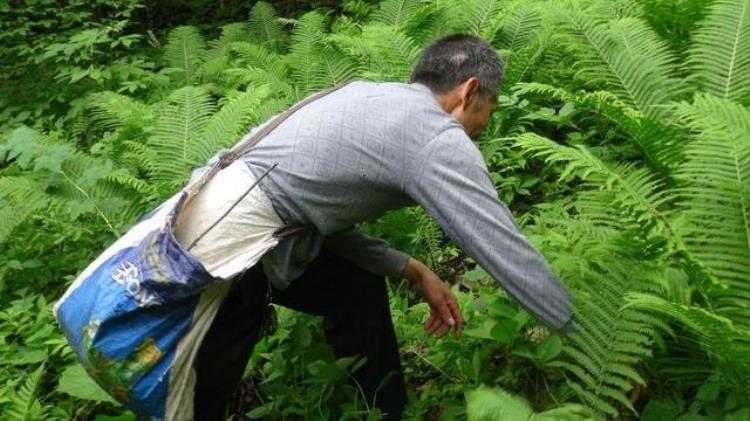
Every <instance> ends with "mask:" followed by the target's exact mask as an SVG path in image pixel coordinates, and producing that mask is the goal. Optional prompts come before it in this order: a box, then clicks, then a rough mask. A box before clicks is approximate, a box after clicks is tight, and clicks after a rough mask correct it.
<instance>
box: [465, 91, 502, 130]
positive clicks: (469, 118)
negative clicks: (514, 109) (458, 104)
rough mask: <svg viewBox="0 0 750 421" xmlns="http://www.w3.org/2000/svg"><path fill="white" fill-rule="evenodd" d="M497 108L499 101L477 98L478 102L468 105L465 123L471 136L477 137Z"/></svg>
mask: <svg viewBox="0 0 750 421" xmlns="http://www.w3.org/2000/svg"><path fill="white" fill-rule="evenodd" d="M496 108H497V101H495V100H490V101H485V100H482V99H477V100H476V102H475V103H474V104H472V105H470V106H469V107H468V109H467V110H466V111H465V112H464V113H463V114H464V115H463V121H461V123H463V125H464V127H465V128H466V132H467V133H468V134H469V136H472V137H475V136H478V135H479V133H481V131H482V130H483V129H484V128H485V127H486V126H487V123H489V121H490V118H491V117H492V113H493V112H494V111H495V109H496Z"/></svg>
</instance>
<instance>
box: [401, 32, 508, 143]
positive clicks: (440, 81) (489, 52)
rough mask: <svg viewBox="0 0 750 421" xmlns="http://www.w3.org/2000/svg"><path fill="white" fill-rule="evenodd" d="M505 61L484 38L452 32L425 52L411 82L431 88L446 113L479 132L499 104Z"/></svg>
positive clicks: (466, 126) (472, 131) (470, 132)
mask: <svg viewBox="0 0 750 421" xmlns="http://www.w3.org/2000/svg"><path fill="white" fill-rule="evenodd" d="M502 78H503V61H502V59H501V58H500V56H499V55H498V54H497V52H496V51H495V49H494V48H492V46H490V45H489V44H487V43H486V42H484V41H482V40H481V39H479V38H477V37H475V36H472V35H464V34H455V35H448V36H446V37H443V38H440V39H438V40H437V41H435V42H433V43H432V44H430V46H428V47H427V48H426V49H425V51H424V52H423V53H422V57H421V58H420V59H419V62H418V63H417V65H416V67H414V71H413V72H412V74H411V81H412V82H413V83H414V82H416V83H421V84H423V85H426V86H427V87H429V88H430V90H431V91H432V93H433V94H434V95H435V98H436V99H437V100H438V102H439V103H440V105H441V106H442V107H443V109H444V110H445V112H447V113H449V114H451V115H452V116H453V117H455V118H456V119H457V120H458V121H459V122H461V124H462V125H463V126H464V128H465V129H466V131H467V132H468V133H469V134H470V135H476V134H477V133H479V132H480V131H481V130H482V129H483V128H484V126H485V125H487V122H488V121H489V119H490V115H491V114H492V111H493V110H494V109H495V107H496V106H497V96H498V94H499V93H500V83H501V82H502Z"/></svg>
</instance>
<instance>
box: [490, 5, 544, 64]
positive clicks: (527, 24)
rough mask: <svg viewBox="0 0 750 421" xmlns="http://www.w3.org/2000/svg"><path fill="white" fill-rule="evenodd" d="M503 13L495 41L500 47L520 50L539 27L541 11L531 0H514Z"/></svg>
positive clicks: (514, 50)
mask: <svg viewBox="0 0 750 421" xmlns="http://www.w3.org/2000/svg"><path fill="white" fill-rule="evenodd" d="M504 15H505V16H504V19H503V22H502V24H503V25H502V29H501V30H500V32H499V34H498V37H497V43H496V45H497V46H498V47H499V48H501V49H505V50H510V51H511V52H516V51H520V50H521V49H522V48H523V47H524V46H526V45H528V44H529V42H531V41H532V40H533V39H534V36H535V35H536V33H537V31H539V30H540V29H541V23H542V16H541V12H540V11H539V6H538V5H537V4H535V3H533V2H528V1H525V0H515V1H513V2H512V3H511V4H510V5H509V6H508V7H507V9H505V10H504Z"/></svg>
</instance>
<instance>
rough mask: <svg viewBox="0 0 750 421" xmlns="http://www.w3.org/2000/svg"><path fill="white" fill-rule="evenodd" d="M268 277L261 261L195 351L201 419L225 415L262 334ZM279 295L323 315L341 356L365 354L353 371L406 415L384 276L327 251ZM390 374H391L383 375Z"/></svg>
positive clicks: (393, 415) (391, 414) (389, 407)
mask: <svg viewBox="0 0 750 421" xmlns="http://www.w3.org/2000/svg"><path fill="white" fill-rule="evenodd" d="M266 293H267V281H266V278H265V276H263V272H262V270H261V269H260V265H258V266H257V267H255V268H253V269H251V270H250V271H248V273H247V274H245V276H244V277H243V278H241V279H238V280H236V281H235V283H234V285H233V286H232V289H231V290H230V291H229V293H228V294H227V296H226V298H225V299H224V302H223V303H222V305H221V307H220V308H219V311H218V313H217V316H216V318H215V319H214V322H213V324H212V325H211V327H210V328H209V330H208V333H207V334H206V337H205V338H204V340H203V343H202V344H201V348H200V349H199V351H198V356H197V359H196V363H195V367H196V375H197V379H196V380H197V381H196V390H195V406H194V410H195V419H196V420H199V421H203V420H210V421H213V420H223V419H224V414H225V410H226V406H227V404H228V402H229V400H230V399H231V396H232V394H233V393H234V391H235V390H236V389H237V387H238V385H239V382H240V380H241V379H242V375H243V373H244V370H245V366H246V365H247V362H248V360H249V358H250V355H251V354H252V350H253V347H254V346H255V343H256V342H257V341H258V339H259V335H260V326H261V322H262V318H263V310H264V308H265V300H266ZM273 300H274V302H275V303H277V304H280V305H283V306H285V307H289V308H291V309H294V310H298V311H302V312H305V313H309V314H314V315H319V316H324V317H325V320H324V329H325V335H326V339H327V341H328V342H329V343H330V344H331V346H332V347H333V350H334V353H335V355H336V356H337V357H339V358H341V357H349V356H362V357H365V358H366V359H367V361H366V363H365V364H364V366H363V367H362V368H360V369H359V370H358V371H357V372H356V373H354V378H355V379H356V380H357V382H358V383H359V384H360V385H361V387H362V389H363V391H364V393H365V395H366V397H367V399H368V401H369V402H370V403H371V404H372V403H373V402H374V405H375V406H377V407H378V408H380V409H381V410H382V411H383V412H386V413H387V414H388V419H400V416H401V413H402V412H403V410H404V407H405V405H406V389H405V386H404V380H403V372H402V370H401V361H400V358H399V352H398V342H397V340H396V335H395V332H394V330H393V323H392V321H391V314H390V309H389V306H388V292H387V288H386V285H385V279H384V278H383V277H380V276H376V275H373V274H371V273H369V272H367V271H365V270H363V269H361V268H359V267H356V266H354V265H353V264H351V263H349V262H347V261H345V260H343V259H341V258H337V257H334V256H331V255H329V254H327V253H322V254H321V256H319V257H318V258H317V259H316V260H315V261H314V262H313V263H312V264H311V265H310V266H309V267H308V269H307V270H306V272H305V273H304V274H303V275H302V276H301V277H300V278H299V279H296V280H295V281H294V282H292V284H291V285H290V286H289V288H287V289H286V290H284V291H278V290H273ZM384 380H387V381H384Z"/></svg>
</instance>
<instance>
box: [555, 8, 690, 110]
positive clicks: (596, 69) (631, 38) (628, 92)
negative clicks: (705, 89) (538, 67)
mask: <svg viewBox="0 0 750 421" xmlns="http://www.w3.org/2000/svg"><path fill="white" fill-rule="evenodd" d="M597 4H598V3H597ZM598 7H600V6H598ZM549 10H551V11H552V15H553V17H554V18H555V19H556V21H557V23H558V25H560V28H559V29H560V30H561V40H562V41H563V42H564V43H565V44H566V45H567V46H568V47H569V48H570V49H571V50H572V51H573V52H574V53H575V54H576V55H577V56H578V58H579V59H578V61H577V68H578V73H577V76H578V77H579V78H581V80H583V81H584V82H585V83H587V84H589V85H593V86H595V87H596V86H597V84H598V85H600V86H601V85H604V86H606V87H607V89H609V90H612V91H613V92H614V93H616V94H617V96H618V97H619V98H620V100H621V101H623V102H625V103H626V104H628V105H629V106H631V107H632V108H635V109H636V110H638V111H639V112H641V113H642V114H643V115H645V116H648V117H659V116H663V115H664V114H665V110H664V107H663V105H665V104H666V103H668V102H669V101H671V100H673V99H677V98H679V96H680V95H682V93H683V92H684V87H683V86H682V84H681V83H679V80H677V79H675V78H674V77H673V76H672V75H674V74H675V72H676V64H675V57H674V56H673V55H672V53H671V52H670V51H669V48H668V46H667V44H666V43H665V42H664V41H662V40H661V39H660V38H659V37H658V36H657V35H656V34H655V33H654V31H653V30H652V29H651V28H650V27H649V26H648V25H647V24H646V23H645V22H643V21H642V20H640V19H636V18H623V19H618V20H610V19H609V18H608V16H607V14H606V13H603V12H602V11H601V10H599V9H598V8H596V7H593V8H592V7H588V8H582V7H581V6H579V5H578V4H577V3H572V2H559V3H555V4H553V5H551V7H550V8H549Z"/></svg>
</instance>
